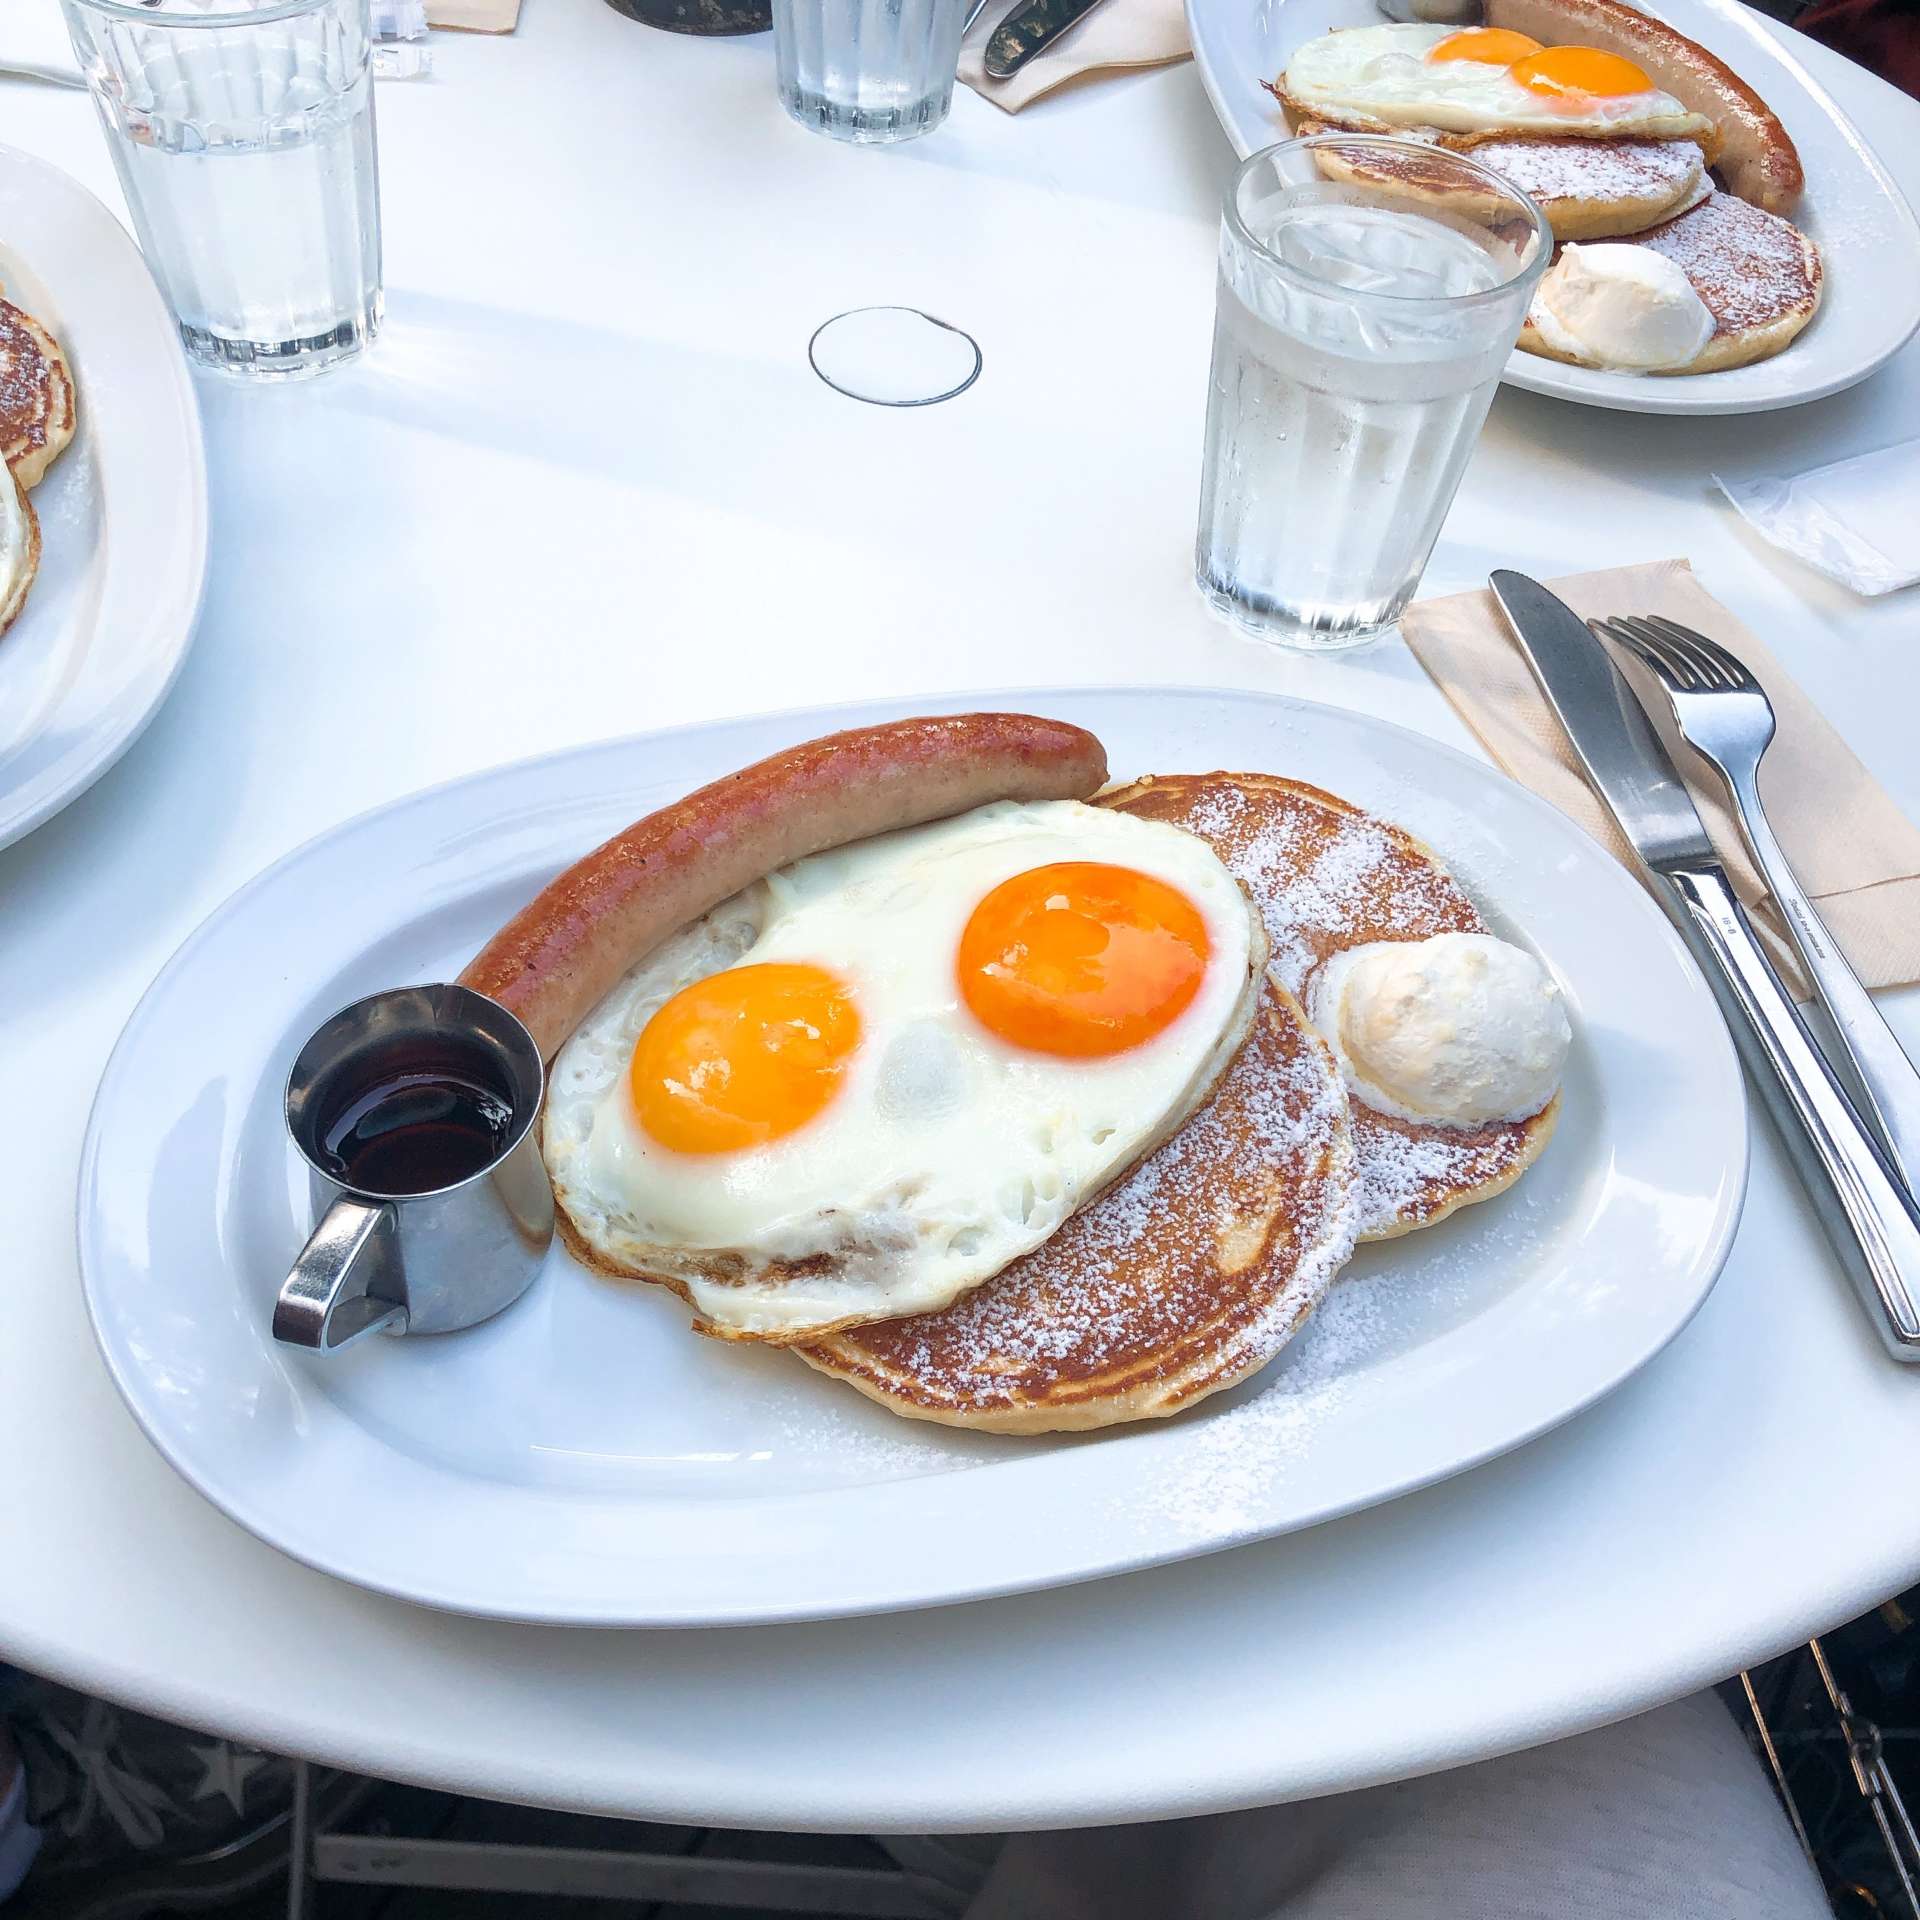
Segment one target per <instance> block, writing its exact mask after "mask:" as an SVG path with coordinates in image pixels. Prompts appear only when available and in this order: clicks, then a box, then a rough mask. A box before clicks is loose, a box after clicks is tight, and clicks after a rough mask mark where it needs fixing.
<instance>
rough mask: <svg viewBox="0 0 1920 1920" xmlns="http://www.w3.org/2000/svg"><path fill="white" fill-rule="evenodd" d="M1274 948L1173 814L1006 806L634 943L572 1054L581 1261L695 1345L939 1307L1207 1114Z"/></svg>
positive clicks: (877, 843) (815, 868) (561, 1098)
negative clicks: (648, 1290)
mask: <svg viewBox="0 0 1920 1920" xmlns="http://www.w3.org/2000/svg"><path fill="white" fill-rule="evenodd" d="M1265 950H1266V943H1265V938H1264V935H1263V933H1262V931H1261V928H1260V925H1259V922H1258V920H1257V918H1256V916H1255V915H1254V914H1253V913H1252V911H1251V910H1250V908H1249V906H1248V903H1247V899H1246V896H1245V895H1244V893H1243V892H1242V891H1241V889H1240V886H1239V884H1238V883H1237V882H1236V881H1235V880H1234V878H1233V877H1232V875H1231V874H1229V873H1228V871H1227V869H1226V868H1225V866H1224V865H1222V863H1221V862H1220V860H1219V859H1218V858H1217V856H1216V855H1215V854H1214V853H1213V852H1212V851H1211V849H1210V848H1208V847H1207V846H1206V845H1205V844H1204V843H1203V842H1201V841H1200V840H1199V839H1198V838H1196V837H1195V836H1194V835H1192V834H1189V833H1187V832H1185V831H1183V830H1182V829H1180V828H1177V827H1170V826H1166V825H1163V824H1161V823H1158V822H1153V821H1143V820H1136V819H1131V818H1128V817H1126V816H1124V815H1115V814H1112V813H1108V812H1106V811H1104V810H1101V809H1097V808H1092V807H1088V806H1084V805H1082V804H1080V803H1078V802H1075V801H1055V802H1042V803H1017V802H1003V803H999V804H996V805H993V806H988V807H983V808H980V809H978V810H976V811H974V812H972V813H968V814H963V815H960V816H959V817H957V818H955V819H951V820H945V821H939V822H935V823H933V824H931V825H928V826H924V827H915V828H911V829H909V830H907V831H905V832H901V833H895V834H889V835H885V836H882V837H880V838H876V839H873V840H868V841H862V842H859V843H857V844H855V845H852V846H848V847H842V848H838V849H836V850H834V851H833V852H831V853H825V854H820V855H816V856H814V857H813V858H811V859H807V860H802V861H799V862H796V863H795V864H794V865H793V866H790V867H787V868H785V869H783V870H782V871H780V872H779V873H776V874H773V875H771V876H769V878H767V879H766V880H764V881H761V882H759V883H757V884H756V885H754V886H752V887H750V888H748V889H746V890H745V891H744V892H743V893H741V894H739V895H736V896H735V897H734V899H732V900H730V901H728V902H726V903H725V904H723V905H722V906H721V907H719V908H716V909H715V910H714V912H712V913H711V914H708V915H707V916H706V917H705V918H704V919H703V920H701V921H699V922H697V923H696V924H695V925H694V926H692V927H690V928H688V929H687V930H685V931H684V932H682V933H680V934H678V935H676V936H675V937H674V938H673V939H671V940H669V941H667V942H666V943H665V944H663V945H662V946H661V947H659V948H657V949H656V950H655V951H654V952H653V953H652V954H650V955H648V956H646V958H644V959H643V960H642V961H641V962H640V963H639V965H637V966H636V967H635V968H634V969H633V970H632V971H631V972H630V973H629V974H628V975H627V976H626V977H625V979H623V980H622V981H621V982H620V984H619V985H618V986H617V987H616V988H615V989H614V990H613V992H612V993H610V994H609V995H608V996H607V998H606V999H605V1000H604V1001H603V1002H602V1003H601V1004H600V1006H599V1007H597V1008H596V1009H595V1010H594V1011H593V1013H591V1014H590V1015H589V1016H588V1017H587V1019H586V1020H585V1021H583V1022H582V1023H581V1025H580V1027H579V1029H578V1030H577V1031H576V1032H575V1033H574V1035H573V1037H572V1038H571V1039H570V1040H569V1041H568V1042H567V1044H566V1046H565V1047H563V1048H562V1049H561V1051H560V1053H559V1055H558V1057H557V1058H556V1060H555V1061H554V1065H553V1072H552V1082H551V1087H550V1091H549V1094H548V1102H547V1117H546V1124H545V1133H544V1146H545V1153H546V1159H547V1165H548V1169H549V1171H550V1173H551V1174H552V1176H553V1182H554V1190H555V1193H556V1196H557V1197H558V1199H559V1202H560V1207H561V1214H562V1220H563V1223H564V1226H565V1229H566V1231H567V1234H568V1237H569V1239H570V1241H571V1242H572V1244H573V1245H574V1247H575V1250H576V1251H577V1252H579V1253H581V1254H582V1255H583V1256H584V1257H585V1258H587V1259H588V1260H589V1261H590V1262H591V1263H592V1264H593V1265H594V1266H596V1267H598V1268H600V1269H601V1270H602V1271H606V1272H611V1273H613V1274H616V1275H619V1276H624V1277H630V1278H635V1279H648V1280H657V1281H660V1282H663V1283H664V1284H667V1285H670V1286H672V1287H674V1288H675V1289H676V1290H677V1291H679V1292H681V1293H682V1294H683V1295H684V1296H685V1297H686V1298H687V1299H688V1300H689V1301H690V1302H691V1304H692V1305H693V1307H694V1309H695V1311H696V1313H697V1315H698V1316H699V1320H700V1324H701V1325H702V1328H703V1330H704V1331H708V1332H713V1333H718V1334H722V1335H727V1336H731V1337H739V1338H747V1339H760V1340H775V1341H791V1340H798V1339H803V1338H807V1337H809V1336H812V1335H814V1334H817V1333H820V1332H824V1331H827V1330H829V1329H832V1328H835V1327H842V1326H851V1325H857V1324H860V1323H862V1322H865V1321H871V1320H878V1319H886V1318H892V1317H895V1316H898V1315H902V1314H910V1313H923V1312H931V1311H935V1310H937V1309H938V1308H940V1307H943V1306H946V1305H948V1304H950V1303H951V1302H952V1301H953V1300H955V1299H957V1298H958V1297H959V1296H960V1295H961V1294H963V1293H965V1292H966V1291H968V1290H969V1289H970V1288H972V1287H975V1286H977V1285H979V1284H980V1283H981V1282H982V1281H984V1280H987V1279H990V1278H991V1277H992V1276H993V1275H994V1274H996V1273H998V1272H999V1271H1000V1270H1001V1269H1002V1268H1003V1267H1005V1266H1006V1265H1007V1264H1008V1263H1009V1262H1010V1261H1012V1260H1014V1259H1016V1258H1018V1257H1019V1255H1021V1254H1022V1253H1025V1252H1028V1251H1029V1250H1031V1249H1032V1248H1033V1247H1035V1246H1038V1245H1039V1244H1040V1243H1041V1242H1042V1241H1043V1240H1045V1239H1046V1238H1047V1237H1048V1235H1049V1234H1051V1233H1052V1232H1053V1231H1054V1230H1055V1229H1056V1228H1057V1227H1058V1226H1059V1225H1060V1223H1061V1222H1062V1221H1064V1220H1065V1219H1066V1218H1067V1217H1068V1216H1069V1215H1070V1214H1071V1213H1073V1212H1074V1211H1075V1210H1076V1209H1077V1208H1079V1207H1081V1206H1083V1205H1085V1204H1086V1203H1087V1202H1088V1201H1089V1200H1091V1199H1092V1198H1093V1197H1094V1196H1095V1195H1096V1194H1098V1193H1099V1192H1100V1191H1101V1190H1102V1189H1103V1188H1105V1187H1106V1186H1107V1185H1108V1184H1110V1183H1111V1182H1112V1181H1113V1180H1114V1179H1115V1178H1116V1177H1118V1176H1119V1175H1120V1174H1121V1173H1123V1172H1124V1171H1125V1170H1126V1169H1127V1168H1128V1167H1130V1166H1131V1165H1132V1164H1133V1163H1134V1162H1135V1161H1136V1160H1138V1159H1139V1158H1140V1156H1141V1155H1142V1154H1144V1153H1146V1152H1148V1151H1149V1150H1151V1149H1152V1148H1153V1147H1154V1146H1156V1145H1158V1144H1159V1143H1160V1142H1161V1141H1162V1140H1164V1139H1166V1138H1167V1137H1169V1136H1170V1135H1171V1133H1172V1132H1173V1131H1174V1130H1175V1129H1176V1128H1177V1127H1178V1126H1179V1125H1180V1124H1181V1123H1182V1121H1184V1120H1185V1119H1186V1118H1187V1116H1188V1115H1189V1114H1191V1113H1192V1112H1193V1111H1194V1109H1195V1108H1196V1107H1197V1106H1198V1105H1199V1104H1200V1102H1201V1101H1202V1100H1203V1099H1204V1098H1205V1096H1206V1094H1207V1093H1208V1091H1209V1090H1210V1089H1211V1087H1212V1086H1213V1084H1214V1082H1215V1081H1216V1080H1217V1079H1218V1077H1219V1075H1220V1074H1221V1073H1222V1072H1223V1071H1224V1069H1225V1067H1226V1066H1227V1064H1228V1062H1229V1061H1230V1060H1231V1059H1232V1058H1233V1055H1234V1053H1235V1052H1236V1051H1237V1050H1238V1048H1239V1046H1240V1044H1241V1042H1242V1041H1243V1040H1244V1038H1245V1036H1246V1032H1247V1028H1248V1025H1249V1022H1250V1020H1251V1018H1252V1014H1253V1009H1254V1005H1255V1001H1256V997H1257V984H1258V980H1259V975H1260V969H1261V967H1262V965H1263V963H1264V960H1265Z"/></svg>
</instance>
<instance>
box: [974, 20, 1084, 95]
mask: <svg viewBox="0 0 1920 1920" xmlns="http://www.w3.org/2000/svg"><path fill="white" fill-rule="evenodd" d="M1099 4H1100V0H1029V4H1028V5H1026V6H1021V7H1016V8H1015V9H1014V10H1013V11H1012V12H1011V13H1010V14H1008V15H1007V17H1006V18H1005V19H1004V20H1002V21H1001V22H1000V24H999V25H998V26H997V27H995V28H994V30H993V31H992V33H990V34H989V35H988V36H987V47H986V52H985V53H984V54H983V55H982V56H981V58H982V61H983V63H984V64H985V66H986V69H987V77H988V79H990V80H1009V79H1011V78H1012V77H1013V76H1014V75H1015V74H1016V73H1018V72H1019V71H1020V69H1021V68H1022V67H1024V66H1025V65H1026V64H1027V62H1028V61H1029V60H1031V59H1032V58H1033V56H1034V55H1035V54H1036V53H1039V52H1041V51H1042V50H1044V49H1045V48H1047V47H1050V46H1052V45H1053V43H1054V42H1055V41H1056V40H1058V39H1059V38H1060V36H1061V35H1062V34H1063V33H1065V32H1066V30H1067V29H1068V28H1069V27H1071V26H1073V25H1075V24H1076V23H1077V22H1079V21H1080V20H1082V19H1084V18H1085V16H1086V15H1088V14H1090V13H1091V12H1092V11H1093V10H1094V8H1095V7H1097V6H1098V5H1099Z"/></svg>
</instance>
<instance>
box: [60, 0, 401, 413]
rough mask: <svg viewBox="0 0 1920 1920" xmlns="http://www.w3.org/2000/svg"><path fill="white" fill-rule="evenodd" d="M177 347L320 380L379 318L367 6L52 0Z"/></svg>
mask: <svg viewBox="0 0 1920 1920" xmlns="http://www.w3.org/2000/svg"><path fill="white" fill-rule="evenodd" d="M63 5H64V6H65V9H66V16H67V30H68V32H69V33H70V34H71V36H72V38H73V48H74V52H75V54H76V55H77V56H78V58H79V61H80V66H81V70H82V72H84V73H85V75H86V77H87V84H88V86H89V88H90V89H91V91H92V93H93V100H94V105H95V106H96V107H97V108H98V109H99V112H100V123H101V125H102V126H103V127H104V128H105V129H106V133H107V144H108V146H109V147H110V148H111V149H112V152H113V164H114V167H115V169H116V170H117V171H118V173H119V175H120V184H121V186H122V187H123V188H124V189H125V191H126V196H127V205H128V207H129V208H130V209H131V210H132V213H133V224H134V230H135V232H136V233H138V235H139V237H140V245H141V248H142V250H143V251H144V252H145V254H146V256H147V264H148V265H149V266H150V267H151V268H152V269H153V273H154V277H155V278H156V279H157V280H158V281H159V282H160V286H161V289H162V291H163V292H164V293H165V294H166V296H167V299H168V301H169V302H170V303H171V304H172V307H173V311H174V317H175V318H176V319H177V320H178V321H179V324H180V336H181V338H182V339H183V340H184V341H185V342H186V347H187V352H188V354H189V355H190V356H191V357H192V358H193V359H195V360H197V361H200V362H202V363H203V364H205V365H207V366H212V367H220V368H223V369H225V370H226V371H228V372H233V373H241V374H251V375H255V376H268V377H272V376H287V375H298V374H309V373H317V372H318V371H320V370H321V369H322V368H324V367H330V366H334V365H337V364H338V363H339V362H341V361H343V360H349V359H351V358H352V357H353V356H354V355H356V354H357V353H359V352H360V351H361V350H362V349H363V348H364V347H365V346H366V345H367V343H368V342H369V341H370V340H372V338H373V336H374V334H375V332H376V330H377V329H378V327H379V325H380V201H379V187H378V176H377V173H376V166H375V154H374V134H373V76H372V59H371V56H372V36H371V33H370V31H369V27H368V17H367V0H143V4H140V5H128V4H123V0H63Z"/></svg>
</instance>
